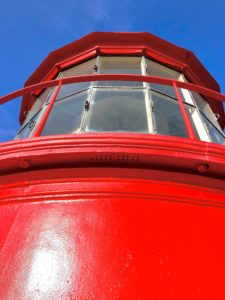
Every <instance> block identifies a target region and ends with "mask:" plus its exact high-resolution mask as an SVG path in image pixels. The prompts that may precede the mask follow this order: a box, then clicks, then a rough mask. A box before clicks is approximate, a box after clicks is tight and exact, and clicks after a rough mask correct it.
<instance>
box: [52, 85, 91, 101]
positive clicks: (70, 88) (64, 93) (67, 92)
mask: <svg viewBox="0 0 225 300" xmlns="http://www.w3.org/2000/svg"><path fill="white" fill-rule="evenodd" d="M89 86H90V82H81V83H71V84H65V85H62V86H61V88H60V91H59V93H58V96H57V98H56V101H58V100H60V99H63V98H65V97H68V96H71V95H74V94H76V93H78V92H80V91H82V90H85V89H87V88H89Z"/></svg>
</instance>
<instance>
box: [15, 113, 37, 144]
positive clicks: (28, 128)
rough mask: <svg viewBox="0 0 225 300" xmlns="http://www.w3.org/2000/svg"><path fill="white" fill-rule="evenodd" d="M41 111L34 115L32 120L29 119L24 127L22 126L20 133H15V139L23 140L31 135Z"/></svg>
mask: <svg viewBox="0 0 225 300" xmlns="http://www.w3.org/2000/svg"><path fill="white" fill-rule="evenodd" d="M41 111H42V110H39V112H38V113H36V115H35V116H33V118H31V119H30V121H29V122H27V123H26V125H24V126H22V128H21V129H20V131H19V132H18V133H17V135H16V137H15V139H23V138H27V137H29V136H30V135H31V133H32V132H33V130H34V128H36V123H37V120H38V117H39V116H40V113H41Z"/></svg>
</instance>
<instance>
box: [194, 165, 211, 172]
mask: <svg viewBox="0 0 225 300" xmlns="http://www.w3.org/2000/svg"><path fill="white" fill-rule="evenodd" d="M208 169H209V165H208V164H199V165H198V166H197V170H198V171H199V172H200V173H204V172H206V171H208Z"/></svg>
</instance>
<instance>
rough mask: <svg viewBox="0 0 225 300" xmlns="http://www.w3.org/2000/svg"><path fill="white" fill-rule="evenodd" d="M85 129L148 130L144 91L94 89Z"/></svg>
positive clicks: (107, 130) (103, 130) (110, 130)
mask: <svg viewBox="0 0 225 300" xmlns="http://www.w3.org/2000/svg"><path fill="white" fill-rule="evenodd" d="M86 130H87V131H102V132H127V131H128V132H143V133H144V132H148V123H147V114H146V106H145V94H144V91H142V90H138V91H137V90H136V91H134V90H110V89H107V90H102V89H101V90H99V89H96V90H95V92H94V97H93V102H92V103H91V108H90V112H89V116H88V119H87V129H86Z"/></svg>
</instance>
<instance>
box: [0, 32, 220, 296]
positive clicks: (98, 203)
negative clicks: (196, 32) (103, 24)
mask: <svg viewBox="0 0 225 300" xmlns="http://www.w3.org/2000/svg"><path fill="white" fill-rule="evenodd" d="M17 97H22V103H21V109H20V116H19V120H20V124H21V126H20V128H19V129H18V132H17V134H16V136H15V139H14V140H12V141H9V142H4V143H1V144H0V174H1V176H0V286H1V289H0V299H3V300H12V299H13V300H14V299H18V300H19V299H24V300H39V299H40V300H42V299H48V300H56V299H63V300H72V299H73V300H75V299H76V300H77V299H81V300H85V299H86V300H92V299H98V300H100V299H102V300H111V299H112V300H114V299H127V300H128V299H129V300H131V299H134V300H136V299H146V300H147V299H165V300H169V299H173V300H174V299H214V298H215V299H224V298H225V287H224V280H225V254H224V253H225V239H224V237H225V136H224V133H223V130H224V126H225V115H224V107H223V103H224V101H225V96H224V95H222V94H221V93H220V87H219V85H218V83H217V82H216V80H215V79H214V78H213V77H212V76H211V75H210V74H209V72H208V71H207V70H206V69H205V67H204V66H203V65H202V64H201V62H200V61H199V60H198V58H197V57H196V56H195V54H194V53H192V52H191V51H190V50H186V49H184V48H181V47H178V46H176V45H174V44H172V43H170V42H168V41H165V40H163V39H161V38H159V37H156V36H154V35H152V34H150V33H145V32H140V33H113V32H104V33H103V32H94V33H91V34H89V35H87V36H85V37H83V38H81V39H79V40H77V41H74V42H72V43H71V44H69V45H66V46H64V47H62V48H60V49H57V50H54V51H53V52H51V53H50V54H49V55H48V56H47V57H46V59H45V60H44V61H43V62H42V63H41V64H40V66H39V67H38V68H37V69H36V70H35V71H34V73H33V74H32V75H31V76H30V77H29V78H28V79H27V81H26V82H25V85H24V88H22V89H21V90H18V91H15V92H12V93H11V94H9V95H5V96H2V97H1V98H0V104H1V105H4V103H6V102H8V101H14V100H15V99H16V98H17ZM15 101H16V100H15Z"/></svg>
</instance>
